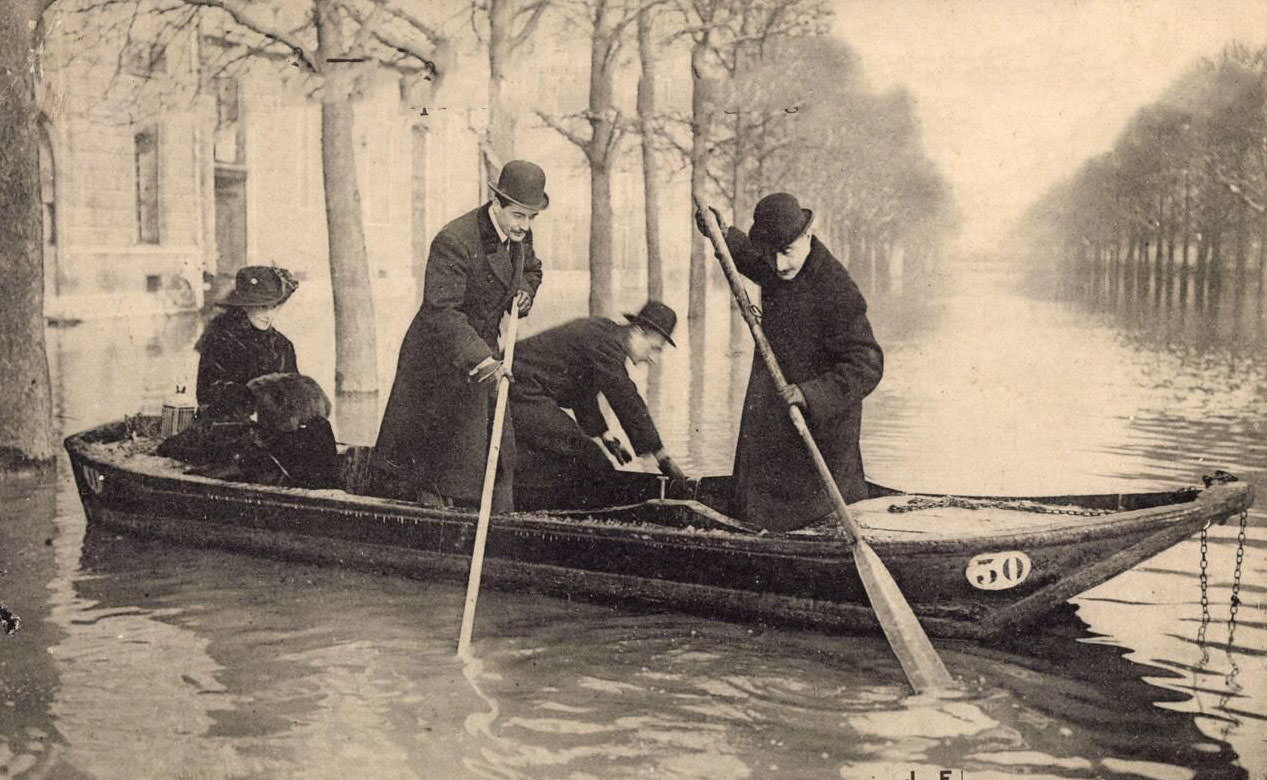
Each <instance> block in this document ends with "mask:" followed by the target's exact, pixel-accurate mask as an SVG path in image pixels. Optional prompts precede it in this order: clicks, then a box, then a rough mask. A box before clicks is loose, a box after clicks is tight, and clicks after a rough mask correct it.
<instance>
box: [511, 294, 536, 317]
mask: <svg viewBox="0 0 1267 780" xmlns="http://www.w3.org/2000/svg"><path fill="white" fill-rule="evenodd" d="M515 302H516V303H518V304H519V316H520V317H527V316H528V312H529V311H532V293H530V292H528V291H527V290H520V291H519V292H517V293H515Z"/></svg>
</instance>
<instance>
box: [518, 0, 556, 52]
mask: <svg viewBox="0 0 1267 780" xmlns="http://www.w3.org/2000/svg"><path fill="white" fill-rule="evenodd" d="M548 6H549V0H537V2H535V3H533V4H531V5H528V6H525V7H523V8H521V9H519V11H518V13H517V14H516V15H517V16H518V15H522V14H525V13H527V14H529V16H528V19H527V20H526V21H525V22H524V24H523V27H521V28H519V32H518V33H515V34H514V35H512V36H511V38H510V48H512V49H518V48H519V47H520V46H522V45H523V44H525V43H527V42H528V39H529V38H531V37H532V34H533V32H535V31H536V29H537V25H538V24H540V23H541V17H542V15H543V14H544V13H545V10H546V8H547V7H548Z"/></svg>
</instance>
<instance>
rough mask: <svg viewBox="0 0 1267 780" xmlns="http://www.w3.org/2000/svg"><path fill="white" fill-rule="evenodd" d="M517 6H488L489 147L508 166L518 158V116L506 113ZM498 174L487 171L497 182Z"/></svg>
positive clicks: (498, 1) (494, 0) (502, 2)
mask: <svg viewBox="0 0 1267 780" xmlns="http://www.w3.org/2000/svg"><path fill="white" fill-rule="evenodd" d="M514 13H515V4H514V3H513V2H512V0H489V3H488V145H489V147H490V148H491V149H492V151H493V154H494V155H495V156H496V157H497V160H498V161H500V162H501V163H502V164H505V163H506V162H507V161H508V160H511V159H514V156H515V113H514V112H513V111H507V110H506V104H505V98H504V95H505V92H506V82H507V79H506V69H507V67H508V66H509V63H510V55H511V51H512V49H513V43H512V39H511V35H512V30H511V26H512V23H513V21H514ZM496 174H497V171H485V178H486V179H491V178H495V177H496Z"/></svg>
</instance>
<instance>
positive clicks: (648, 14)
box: [638, 8, 664, 300]
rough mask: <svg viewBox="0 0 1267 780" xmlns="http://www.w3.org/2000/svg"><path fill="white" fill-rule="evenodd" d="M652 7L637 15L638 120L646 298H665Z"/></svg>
mask: <svg viewBox="0 0 1267 780" xmlns="http://www.w3.org/2000/svg"><path fill="white" fill-rule="evenodd" d="M652 14H653V11H652V10H651V9H650V8H644V9H642V11H641V12H640V13H639V14H638V57H639V60H640V61H641V64H642V73H641V75H640V76H639V78H638V121H639V123H640V125H641V130H642V192H643V206H644V209H645V211H646V229H647V297H648V298H650V299H653V300H663V299H664V268H663V260H662V259H661V255H660V181H659V178H658V177H657V175H656V160H655V143H654V132H655V127H654V125H653V122H654V117H655V111H656V95H655V80H656V69H655V42H654V40H653V34H654V28H655V17H654V16H653V15H652Z"/></svg>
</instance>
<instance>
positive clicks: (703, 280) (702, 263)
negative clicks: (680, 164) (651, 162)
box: [686, 42, 740, 320]
mask: <svg viewBox="0 0 1267 780" xmlns="http://www.w3.org/2000/svg"><path fill="white" fill-rule="evenodd" d="M707 52H708V43H707V42H702V43H700V42H697V43H696V44H695V46H694V47H693V48H692V49H691V84H692V86H693V90H692V94H691V195H692V197H694V198H695V199H696V201H697V202H699V203H703V204H707V203H708V202H709V200H708V187H707V181H708V174H707V165H708V143H709V140H708V139H709V132H710V130H711V124H712V120H711V118H710V117H709V105H710V103H711V99H710V97H709V94H708V87H707V79H706V78H705V76H704V69H705V67H706V65H705V62H704V59H705V57H706V55H707ZM734 219H735V222H736V223H739V220H740V216H739V215H738V214H736V215H735V216H734ZM691 236H692V240H691V268H690V276H689V281H688V284H689V289H688V293H687V295H688V298H687V314H686V316H687V319H690V320H702V319H704V316H705V314H706V308H707V295H708V266H707V262H708V253H707V252H706V251H705V243H706V242H707V239H706V238H704V237H703V236H700V235H698V233H697V231H694V230H692V232H691Z"/></svg>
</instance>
